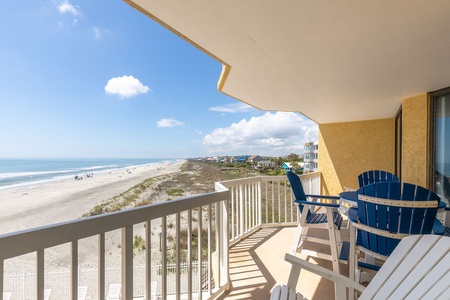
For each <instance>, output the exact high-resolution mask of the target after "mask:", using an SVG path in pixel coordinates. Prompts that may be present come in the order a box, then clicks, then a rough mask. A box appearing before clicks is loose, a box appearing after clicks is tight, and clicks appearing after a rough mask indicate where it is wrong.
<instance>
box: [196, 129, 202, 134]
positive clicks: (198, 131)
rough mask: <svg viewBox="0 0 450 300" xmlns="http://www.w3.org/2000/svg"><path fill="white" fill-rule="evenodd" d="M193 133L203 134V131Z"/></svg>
mask: <svg viewBox="0 0 450 300" xmlns="http://www.w3.org/2000/svg"><path fill="white" fill-rule="evenodd" d="M195 133H196V134H203V131H200V130H198V129H196V130H195Z"/></svg>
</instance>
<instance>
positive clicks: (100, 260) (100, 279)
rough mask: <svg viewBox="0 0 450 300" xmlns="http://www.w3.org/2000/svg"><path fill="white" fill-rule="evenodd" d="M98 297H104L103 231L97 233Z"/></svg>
mask: <svg viewBox="0 0 450 300" xmlns="http://www.w3.org/2000/svg"><path fill="white" fill-rule="evenodd" d="M98 299H105V233H100V234H99V235H98Z"/></svg>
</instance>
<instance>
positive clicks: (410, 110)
mask: <svg viewBox="0 0 450 300" xmlns="http://www.w3.org/2000/svg"><path fill="white" fill-rule="evenodd" d="M428 107H429V105H428V96H427V94H421V95H417V96H414V97H411V98H407V99H404V100H403V101H402V116H403V117H402V181H405V182H410V183H414V184H418V185H421V186H423V187H428V173H429V171H428V168H429V144H430V142H429V141H430V131H429V118H430V117H429V109H428Z"/></svg>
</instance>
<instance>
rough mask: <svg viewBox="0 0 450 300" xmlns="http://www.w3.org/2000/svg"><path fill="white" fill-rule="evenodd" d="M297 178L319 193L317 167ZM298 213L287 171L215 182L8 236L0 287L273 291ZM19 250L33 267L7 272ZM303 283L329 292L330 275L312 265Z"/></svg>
mask: <svg viewBox="0 0 450 300" xmlns="http://www.w3.org/2000/svg"><path fill="white" fill-rule="evenodd" d="M301 178H302V182H303V185H304V188H305V192H306V193H311V194H318V193H320V173H319V172H316V173H310V174H308V175H303V176H302V177H301ZM297 217H298V216H297V210H296V207H295V206H294V205H293V201H292V194H291V191H290V188H289V186H288V184H287V182H286V177H285V176H264V177H261V176H259V177H252V178H246V179H239V180H232V181H226V182H218V183H216V191H215V192H213V193H209V194H203V195H196V196H193V197H189V198H184V199H179V200H173V201H167V202H163V203H157V204H153V205H150V206H144V207H140V208H134V209H129V210H124V211H120V212H116V213H110V214H106V215H101V216H95V217H89V218H84V219H80V220H74V221H70V222H66V223H60V224H55V225H50V226H45V227H41V228H35V229H31V230H25V231H21V232H15V233H10V234H4V235H1V236H0V249H1V251H0V262H1V263H0V294H2V293H3V292H11V293H12V295H13V297H12V299H44V291H45V290H51V296H50V299H52V298H54V299H78V287H80V286H88V293H87V295H88V299H105V298H106V295H107V292H108V288H109V286H110V285H111V284H113V283H120V284H121V298H122V299H214V298H220V299H225V298H226V299H248V298H258V299H259V298H261V299H262V298H268V297H269V295H270V291H271V289H272V288H273V286H274V285H275V284H276V283H277V282H278V283H282V282H285V281H286V279H287V274H288V272H289V268H290V267H289V265H288V264H287V263H285V262H284V260H283V257H284V253H285V252H287V251H288V249H289V248H290V244H291V241H292V238H293V236H294V232H295V227H294V226H295V225H296V220H297ZM139 234H142V235H143V241H144V245H145V246H144V247H142V246H140V249H141V251H138V250H136V240H139V239H137V236H139ZM114 239H116V242H115V243H114V242H113V243H111V240H114ZM158 244H159V245H158ZM86 245H88V246H89V247H90V248H93V249H94V253H95V255H94V258H93V259H92V261H90V263H91V265H93V266H94V267H93V268H92V269H91V270H85V269H83V267H82V262H83V263H84V260H85V257H86V253H84V249H85V248H86ZM111 245H113V246H111ZM155 245H156V246H155ZM158 246H159V247H158ZM54 247H60V248H63V249H65V250H63V251H62V252H63V254H62V255H61V256H62V257H61V258H60V259H58V260H60V261H66V264H65V265H64V264H63V265H64V267H65V270H66V271H65V272H60V273H57V274H56V275H55V272H50V271H49V270H48V269H49V267H48V266H49V264H50V263H52V261H50V260H48V259H46V256H47V255H46V253H47V252H51V251H52V249H54ZM110 247H115V248H118V249H120V250H119V252H120V259H117V260H114V259H113V260H112V259H111V257H110V253H111V249H110ZM91 252H92V251H91ZM91 254H92V253H91ZM22 255H28V256H30V255H31V256H32V258H33V259H32V260H33V263H32V265H33V266H34V268H35V270H36V271H35V272H34V273H33V272H32V273H31V274H25V273H23V274H22V276H17V274H15V275H14V274H10V272H9V271H8V268H9V266H11V265H12V264H14V263H15V262H16V261H17V260H20V259H21V256H22ZM89 257H90V256H89ZM111 261H112V262H113V263H114V262H117V264H119V266H118V267H117V268H115V269H114V268H112V267H111V266H110V264H111ZM119 262H120V263H119ZM198 262H203V263H198ZM319 263H321V264H325V265H326V263H324V262H323V261H320V262H319ZM19 275H20V274H19ZM303 276H305V277H304V278H303ZM152 282H153V283H154V284H156V286H157V289H156V295H155V292H154V291H152V288H151V287H152V284H151V283H152ZM300 282H303V284H301V285H299V290H300V291H301V292H302V293H304V294H305V295H306V296H308V297H309V298H313V297H318V298H320V299H322V298H329V297H330V296H331V295H332V294H333V286H332V284H331V283H328V282H326V281H325V280H321V279H320V278H317V277H314V276H313V275H308V274H307V272H303V273H302V278H301V280H300Z"/></svg>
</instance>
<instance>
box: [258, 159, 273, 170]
mask: <svg viewBox="0 0 450 300" xmlns="http://www.w3.org/2000/svg"><path fill="white" fill-rule="evenodd" d="M257 165H258V168H261V169H262V168H267V169H272V168H273V167H274V163H273V162H272V161H270V160H261V161H258V163H257Z"/></svg>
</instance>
